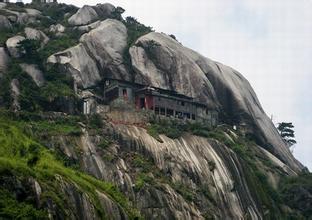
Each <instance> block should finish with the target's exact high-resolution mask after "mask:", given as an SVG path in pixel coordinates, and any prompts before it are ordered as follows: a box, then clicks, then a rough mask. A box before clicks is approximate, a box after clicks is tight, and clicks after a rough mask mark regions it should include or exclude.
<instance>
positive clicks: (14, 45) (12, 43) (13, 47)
mask: <svg viewBox="0 0 312 220" xmlns="http://www.w3.org/2000/svg"><path fill="white" fill-rule="evenodd" d="M23 40H25V37H23V36H20V35H17V36H14V37H11V38H9V39H8V40H7V41H6V46H7V48H8V50H9V53H10V55H11V56H12V57H15V58H18V57H20V56H21V52H20V51H19V49H18V46H19V43H20V42H21V41H23Z"/></svg>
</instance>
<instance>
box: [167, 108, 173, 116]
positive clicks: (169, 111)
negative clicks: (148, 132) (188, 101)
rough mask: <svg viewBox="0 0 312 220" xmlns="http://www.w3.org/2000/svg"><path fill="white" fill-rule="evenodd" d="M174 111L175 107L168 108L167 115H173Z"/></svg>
mask: <svg viewBox="0 0 312 220" xmlns="http://www.w3.org/2000/svg"><path fill="white" fill-rule="evenodd" d="M173 113H174V111H173V109H170V108H168V109H167V116H168V117H170V116H173Z"/></svg>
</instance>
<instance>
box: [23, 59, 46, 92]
mask: <svg viewBox="0 0 312 220" xmlns="http://www.w3.org/2000/svg"><path fill="white" fill-rule="evenodd" d="M20 67H21V68H22V70H23V71H24V72H26V73H27V74H28V75H29V76H30V77H31V78H32V79H33V81H34V82H35V83H36V85H37V86H39V87H41V86H43V85H44V83H45V80H44V77H43V74H42V72H41V71H40V70H39V69H38V66H36V65H34V64H27V63H22V64H20Z"/></svg>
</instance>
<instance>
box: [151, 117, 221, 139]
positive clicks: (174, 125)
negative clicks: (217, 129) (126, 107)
mask: <svg viewBox="0 0 312 220" xmlns="http://www.w3.org/2000/svg"><path fill="white" fill-rule="evenodd" d="M147 132H148V133H149V134H150V135H151V136H152V137H154V138H155V139H157V140H159V141H160V138H159V135H160V134H165V135H166V136H167V137H169V138H173V139H176V138H179V137H181V136H182V134H183V133H184V132H190V133H192V134H194V135H198V136H202V137H214V136H213V135H214V134H215V133H214V132H213V131H212V129H211V128H210V127H209V126H206V125H204V124H202V123H191V122H181V120H174V119H168V120H167V119H162V120H159V121H153V120H152V121H150V125H149V126H147Z"/></svg>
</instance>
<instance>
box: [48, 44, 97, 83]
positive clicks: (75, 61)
mask: <svg viewBox="0 0 312 220" xmlns="http://www.w3.org/2000/svg"><path fill="white" fill-rule="evenodd" d="M48 62H49V63H54V64H55V63H59V64H62V65H63V66H64V67H65V69H66V70H67V71H68V72H69V73H70V74H71V75H72V77H73V79H74V81H75V83H76V84H77V86H78V87H83V88H88V87H90V86H93V85H96V83H97V82H99V81H100V80H101V77H100V72H99V70H98V68H97V66H96V62H95V61H94V60H93V59H92V58H91V57H90V56H89V54H88V52H87V50H86V49H85V47H84V46H83V45H82V44H79V45H77V46H75V47H71V48H69V49H68V50H65V51H63V52H60V53H56V54H54V55H52V56H50V57H49V58H48Z"/></svg>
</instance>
